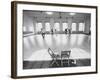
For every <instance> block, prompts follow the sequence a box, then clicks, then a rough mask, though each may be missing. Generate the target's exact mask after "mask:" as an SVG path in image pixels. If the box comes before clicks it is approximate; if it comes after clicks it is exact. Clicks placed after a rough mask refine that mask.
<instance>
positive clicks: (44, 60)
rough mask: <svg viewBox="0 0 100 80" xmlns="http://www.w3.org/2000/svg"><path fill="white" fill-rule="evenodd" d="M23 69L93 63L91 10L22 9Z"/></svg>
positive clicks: (79, 65) (88, 64) (89, 64)
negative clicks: (77, 11) (83, 11)
mask: <svg viewBox="0 0 100 80" xmlns="http://www.w3.org/2000/svg"><path fill="white" fill-rule="evenodd" d="M23 56H24V58H23V69H35V68H59V67H82V66H91V14H89V13H75V12H74V13H73V12H53V11H48V12H46V11H31V10H23Z"/></svg>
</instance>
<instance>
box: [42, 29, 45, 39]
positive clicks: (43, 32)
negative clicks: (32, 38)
mask: <svg viewBox="0 0 100 80" xmlns="http://www.w3.org/2000/svg"><path fill="white" fill-rule="evenodd" d="M41 31H42V37H43V39H44V38H45V31H44V29H43V28H42V29H41Z"/></svg>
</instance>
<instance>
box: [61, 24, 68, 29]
mask: <svg viewBox="0 0 100 80" xmlns="http://www.w3.org/2000/svg"><path fill="white" fill-rule="evenodd" d="M62 26H63V31H65V29H66V28H68V23H66V22H64V23H62Z"/></svg>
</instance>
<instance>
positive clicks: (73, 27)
mask: <svg viewBox="0 0 100 80" xmlns="http://www.w3.org/2000/svg"><path fill="white" fill-rule="evenodd" d="M72 31H76V23H72Z"/></svg>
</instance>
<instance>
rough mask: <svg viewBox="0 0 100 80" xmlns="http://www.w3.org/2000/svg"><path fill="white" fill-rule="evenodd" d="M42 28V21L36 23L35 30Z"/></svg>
mask: <svg viewBox="0 0 100 80" xmlns="http://www.w3.org/2000/svg"><path fill="white" fill-rule="evenodd" d="M41 29H42V23H36V32H40V31H41Z"/></svg>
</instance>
